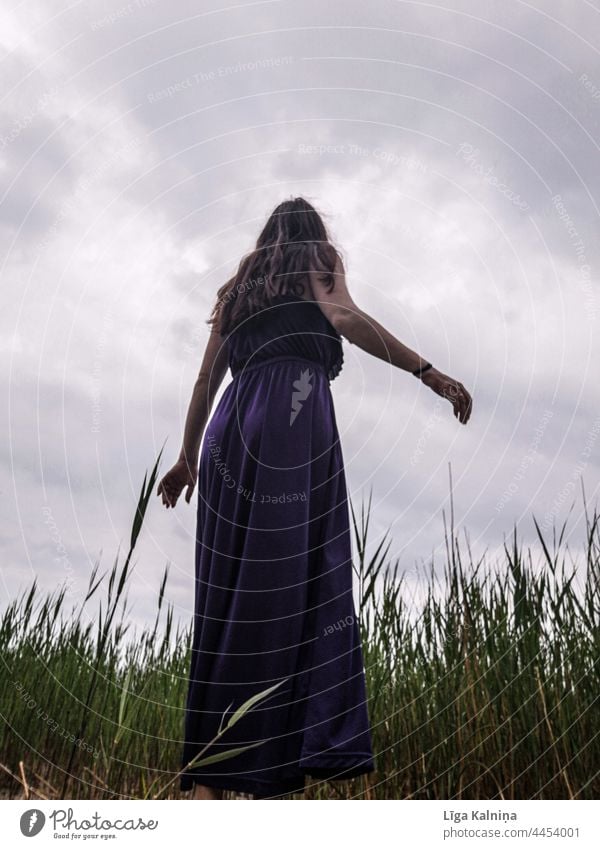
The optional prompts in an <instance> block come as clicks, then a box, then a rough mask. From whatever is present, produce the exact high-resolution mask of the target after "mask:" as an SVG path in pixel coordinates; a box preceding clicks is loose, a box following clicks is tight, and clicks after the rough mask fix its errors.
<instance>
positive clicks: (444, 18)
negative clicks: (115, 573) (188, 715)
mask: <svg viewBox="0 0 600 849" xmlns="http://www.w3.org/2000/svg"><path fill="white" fill-rule="evenodd" d="M8 6H12V9H11V10H9V9H8ZM599 48H600V11H599V10H598V9H597V8H595V7H594V5H593V4H592V3H591V2H587V0H569V2H567V0H562V2H561V1H560V0H543V2H541V1H540V0H538V2H537V3H535V2H534V3H531V2H528V3H524V2H519V0H517V2H514V3H504V2H502V0H490V2H486V3H485V4H482V3H479V2H475V0H464V2H460V0H448V2H444V3H441V2H440V3H437V2H427V3H426V2H403V0H394V2H392V0H376V2H373V3H362V2H358V0H335V2H328V3H323V2H316V0H306V2H303V3H297V2H292V0H260V2H235V3H233V2H224V0H220V2H218V3H216V2H215V3H210V2H208V0H201V2H196V3H192V2H183V0H170V2H169V3H166V2H162V0H132V2H130V3H124V2H122V0H116V2H114V3H112V4H109V3H105V2H102V3H100V2H98V1H97V0H92V2H75V3H72V2H69V3H67V2H58V1H57V0H55V2H51V3H48V2H42V0H28V2H27V3H17V2H14V0H12V2H11V3H7V4H4V5H3V11H2V14H1V20H0V50H1V56H0V62H1V68H2V88H1V99H0V171H1V175H2V200H1V205H0V238H1V242H2V250H1V258H2V310H1V312H0V347H1V349H2V352H3V356H2V360H1V368H2V382H3V393H4V401H5V403H4V404H3V406H2V419H3V426H4V434H5V436H4V439H3V440H2V447H1V452H2V453H1V471H2V539H1V544H2V557H1V561H0V562H1V570H2V571H1V586H2V599H1V601H2V603H6V601H7V600H8V599H10V598H12V597H14V595H15V593H17V592H18V591H20V590H22V589H24V588H25V587H26V586H28V585H29V583H30V582H31V581H32V580H33V578H34V576H37V578H38V581H39V583H40V585H41V586H43V587H48V588H51V587H56V585H57V584H58V583H60V582H61V581H62V580H64V579H68V580H69V586H70V593H71V594H72V595H73V597H74V601H76V600H77V599H78V598H79V597H80V594H81V593H82V592H83V591H84V589H85V587H86V586H87V578H88V575H89V572H90V569H91V568H92V565H93V563H94V562H95V561H96V560H98V559H100V561H101V564H102V565H103V566H104V568H108V567H109V566H110V565H111V563H112V560H113V558H114V556H115V554H116V552H117V549H118V547H119V545H121V547H122V550H126V547H127V542H128V538H129V529H130V524H131V519H132V516H133V512H134V509H135V504H136V501H137V496H138V493H139V490H140V487H141V484H142V480H143V477H144V473H145V472H146V470H149V469H150V468H151V467H152V466H153V464H154V462H155V459H156V457H157V454H158V452H159V450H160V448H161V446H162V445H163V443H165V441H166V447H165V452H164V459H163V462H162V465H161V471H162V472H165V471H166V470H167V469H168V468H169V467H170V465H171V464H172V463H173V462H174V460H175V459H176V456H177V453H178V451H179V447H180V443H181V435H182V427H183V421H184V417H185V413H186V410H187V404H188V401H189V396H190V393H191V389H192V386H193V383H194V380H195V377H196V374H197V371H198V368H199V365H200V362H201V359H202V355H203V351H204V346H205V343H206V339H207V329H206V324H205V319H206V318H207V316H208V312H209V310H210V307H211V305H212V302H213V299H214V295H215V291H216V289H217V287H218V286H220V285H221V284H222V283H223V282H224V280H225V279H226V278H227V277H228V276H229V275H230V274H231V273H232V271H233V270H234V268H235V267H236V265H237V263H238V261H239V259H240V257H241V255H242V254H243V253H245V252H246V251H247V250H249V249H250V248H251V246H252V244H253V242H254V240H255V239H256V236H257V234H258V231H259V228H260V227H261V226H262V224H263V222H264V220H265V218H266V216H267V214H268V213H269V211H270V210H271V209H272V208H273V206H274V205H275V204H276V203H278V202H279V201H280V200H282V199H283V198H285V197H288V196H291V195H296V194H302V195H304V196H306V197H307V198H309V199H310V200H311V201H312V202H314V203H315V204H316V205H317V206H318V207H319V208H320V209H321V210H322V211H323V213H324V215H325V216H326V220H327V222H328V224H329V226H330V229H331V232H332V235H333V237H334V239H335V241H336V243H337V244H338V245H339V247H340V248H341V250H342V252H343V256H344V257H345V261H346V268H347V280H348V285H349V288H350V290H351V292H352V294H353V297H354V300H355V301H356V303H357V304H358V305H359V306H360V307H361V308H362V309H363V310H365V311H367V312H368V313H370V314H371V315H372V316H373V317H374V318H376V319H377V320H378V321H380V322H381V323H382V324H384V326H385V327H387V328H388V330H390V331H391V332H392V333H394V334H395V335H396V336H397V337H398V338H399V339H401V340H402V341H403V342H404V343H405V344H407V345H409V346H410V347H412V348H413V349H414V350H416V351H418V352H419V353H420V354H421V355H422V356H424V357H426V358H428V359H429V360H431V361H432V362H433V363H434V364H435V365H436V366H437V367H438V368H439V369H440V370H441V371H444V372H446V373H448V374H450V375H451V376H453V377H455V378H457V379H459V380H461V381H462V382H463V383H464V384H465V386H466V387H467V388H468V389H469V390H470V392H471V394H472V396H473V399H474V407H473V414H472V417H471V420H470V422H469V423H468V425H467V426H466V427H465V426H463V425H461V424H459V423H458V422H457V420H456V419H455V418H454V417H453V415H452V411H451V407H450V404H449V403H448V402H445V401H441V400H440V401H438V399H437V396H435V395H434V394H433V393H432V392H431V391H430V390H428V389H427V388H426V387H425V386H422V385H420V384H419V383H418V382H417V381H416V380H415V379H414V378H413V377H412V376H410V375H409V374H408V373H407V372H403V371H400V370H398V369H393V368H392V367H390V366H388V365H386V364H385V363H383V362H381V361H380V360H376V359H374V358H373V357H371V356H369V355H368V354H366V353H365V352H363V351H361V350H360V349H358V348H357V347H356V346H352V345H349V344H348V343H345V366H344V370H343V372H342V374H341V375H340V376H339V378H338V379H337V380H335V381H334V382H333V383H332V392H333V395H334V400H335V405H336V415H337V420H338V426H339V430H340V434H341V438H342V448H343V453H344V458H345V463H346V473H347V480H348V488H349V492H350V495H351V498H352V502H353V504H354V505H355V507H357V508H360V504H361V502H362V500H363V499H367V498H368V495H369V492H370V491H371V490H372V493H373V517H372V527H371V541H372V543H376V542H377V540H378V536H379V535H381V534H382V533H385V531H386V530H387V529H389V531H390V535H391V539H392V546H391V549H390V555H391V557H392V558H393V559H396V558H399V560H400V566H401V568H402V569H403V570H404V571H405V572H407V573H408V574H407V577H408V580H409V585H410V584H411V583H412V584H413V585H414V584H416V582H418V580H419V573H420V569H422V566H423V564H425V563H427V562H429V560H430V559H431V557H432V556H433V557H434V562H436V563H438V564H440V565H441V563H442V562H443V559H444V539H443V531H444V523H443V513H444V512H445V513H446V516H449V494H450V486H449V468H451V470H452V479H453V489H454V510H455V525H456V528H457V532H458V533H459V535H460V536H461V537H462V538H463V539H464V534H465V532H466V534H467V535H468V538H469V541H470V544H471V547H472V550H473V554H474V556H476V555H477V554H479V553H482V552H484V551H486V550H487V552H488V555H489V556H490V559H491V561H493V559H494V558H495V557H496V556H499V555H500V554H501V551H502V545H503V542H504V540H505V538H509V537H510V534H511V531H512V527H513V524H514V523H515V522H516V523H517V525H518V530H519V535H520V538H521V539H522V541H523V543H524V544H530V543H535V527H534V524H533V520H532V515H535V516H536V518H537V519H538V521H539V522H540V524H541V525H542V527H544V528H546V529H547V532H548V533H549V534H551V527H552V524H553V522H558V523H561V522H562V521H564V519H565V518H566V517H567V515H568V514H569V511H570V509H571V506H572V505H573V504H574V507H573V510H572V512H571V514H570V519H569V524H568V528H569V532H570V536H569V540H570V542H569V545H570V547H571V548H572V551H573V552H574V554H575V555H576V554H577V552H578V551H579V550H580V549H581V543H582V539H583V530H584V524H583V517H582V506H583V505H582V497H581V484H580V479H581V478H582V479H583V483H584V486H585V491H586V497H587V500H588V505H593V504H594V503H595V502H596V498H597V483H598V480H599V479H600V476H599V474H598V472H599V469H598V466H599V456H600V439H599V433H600V404H599V403H598V400H599V399H598V387H597V363H598V354H599V351H598V332H597V331H598V322H599V320H600V319H599V307H600V293H599V289H598V269H599V267H600V251H599V245H598V238H597V235H598V218H599V215H598V203H599V200H600V198H599V179H600V171H599V169H598V140H599V138H600V133H599V127H600V121H599V118H600V55H599V52H598V51H599ZM229 380H230V376H229V375H228V376H227V378H226V380H225V382H224V384H223V389H224V388H225V385H226V384H227V382H228V381H229ZM195 503H196V498H195V497H194V500H193V502H192V504H190V505H188V504H186V503H185V501H184V499H183V498H182V499H180V503H179V504H178V506H177V508H176V509H175V511H167V510H165V509H164V508H163V507H162V505H161V503H160V500H159V499H158V498H155V497H153V499H152V501H151V504H150V509H149V513H148V516H147V522H146V525H145V527H144V530H143V534H142V537H141V539H140V543H139V546H138V549H137V556H136V559H135V570H134V578H133V581H132V589H131V592H130V600H131V601H132V603H133V608H132V616H133V618H134V619H135V620H136V622H140V623H142V624H143V623H144V622H151V621H152V614H153V611H154V604H155V601H156V595H157V590H158V582H159V577H160V575H161V573H162V571H163V569H164V567H165V564H166V563H167V562H169V563H170V564H171V577H170V583H169V589H168V597H169V599H170V600H171V601H172V602H173V603H174V605H175V607H176V616H177V617H178V618H180V619H182V620H184V621H187V620H189V618H190V617H191V614H192V609H191V601H192V598H193V595H192V585H193V546H194V533H195Z"/></svg>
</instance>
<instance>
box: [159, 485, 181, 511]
mask: <svg viewBox="0 0 600 849" xmlns="http://www.w3.org/2000/svg"><path fill="white" fill-rule="evenodd" d="M156 494H157V495H161V496H162V503H163V506H164V507H166V508H167V510H168V509H169V507H175V505H176V504H177V499H178V498H179V493H176V492H175V490H174V489H173V487H172V485H171V484H169V483H168V481H166V480H165V479H164V478H163V479H162V480H161V482H160V483H159V485H158V489H157V491H156Z"/></svg>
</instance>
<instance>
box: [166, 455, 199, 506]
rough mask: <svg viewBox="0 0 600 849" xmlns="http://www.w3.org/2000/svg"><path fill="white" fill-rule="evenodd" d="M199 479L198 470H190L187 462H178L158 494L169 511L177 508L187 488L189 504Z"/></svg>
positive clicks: (186, 495)
mask: <svg viewBox="0 0 600 849" xmlns="http://www.w3.org/2000/svg"><path fill="white" fill-rule="evenodd" d="M197 478H198V470H197V469H196V468H190V466H189V465H188V461H187V460H178V461H177V462H176V463H175V465H174V466H173V468H172V469H170V470H169V471H168V472H167V474H166V475H165V476H164V477H163V479H162V480H161V482H160V483H159V485H158V489H157V490H156V494H157V495H162V502H163V504H164V505H165V506H166V508H167V510H168V509H169V507H175V505H176V504H177V499H178V498H179V496H180V495H181V491H182V489H184V487H186V486H187V492H186V494H185V500H186V501H187V503H188V504H189V503H190V499H191V497H192V493H193V491H194V487H195V486H196V480H197Z"/></svg>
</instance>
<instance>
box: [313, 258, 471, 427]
mask: <svg viewBox="0 0 600 849" xmlns="http://www.w3.org/2000/svg"><path fill="white" fill-rule="evenodd" d="M334 275H335V286H334V288H333V291H331V292H327V291H326V288H325V278H324V277H323V275H322V274H320V273H319V272H317V271H312V272H311V273H310V284H311V289H312V293H313V297H314V299H315V300H316V301H317V302H318V304H319V306H320V308H321V310H322V311H323V313H324V314H325V316H326V318H327V319H328V320H329V321H330V323H331V324H332V325H333V327H335V329H336V330H337V332H338V333H339V334H340V336H343V337H344V338H345V339H347V340H348V341H349V342H350V343H351V344H353V345H358V347H359V348H362V349H363V351H366V352H367V353H368V354H371V355H372V356H374V357H377V358H378V359H380V360H384V361H385V362H387V363H391V365H393V366H396V367H397V368H401V369H404V370H405V371H409V372H413V371H415V370H416V369H418V368H420V367H421V366H424V365H426V363H427V360H426V359H424V358H423V357H421V356H420V355H419V354H417V353H416V351H413V350H412V349H411V348H408V347H407V346H406V345H404V344H403V343H402V342H400V340H399V339H397V338H396V337H395V336H394V335H393V334H392V333H390V332H389V331H388V330H386V328H385V327H383V325H381V324H380V323H379V322H378V321H376V320H375V319H374V318H373V317H372V316H371V315H369V314H368V313H366V312H364V310H361V309H360V308H359V307H358V306H357V305H356V304H355V303H354V301H353V300H352V296H351V295H350V292H349V291H348V287H347V286H346V276H345V272H344V267H343V265H342V263H341V260H339V259H338V261H337V263H336V267H335V271H334ZM421 380H422V382H423V383H424V384H425V385H426V386H429V387H430V388H431V389H432V390H433V391H434V392H435V393H436V394H438V395H441V396H442V397H443V398H447V399H448V400H449V401H450V402H451V404H452V405H453V407H454V415H455V416H456V417H457V418H458V419H459V421H460V422H462V424H466V423H467V421H468V420H469V418H470V416H471V409H472V399H471V396H470V395H469V393H468V392H467V390H466V389H465V387H464V386H463V385H462V383H459V382H458V381H456V380H453V379H452V378H451V377H448V375H445V374H443V373H442V372H440V371H438V370H437V369H436V368H430V369H428V370H427V371H426V372H425V373H424V374H423V376H422V377H421Z"/></svg>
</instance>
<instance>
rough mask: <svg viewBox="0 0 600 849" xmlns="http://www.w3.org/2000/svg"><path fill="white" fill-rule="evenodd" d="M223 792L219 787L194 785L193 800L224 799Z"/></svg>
mask: <svg viewBox="0 0 600 849" xmlns="http://www.w3.org/2000/svg"><path fill="white" fill-rule="evenodd" d="M222 798H223V791H222V790H220V789H219V788H218V787H208V786H207V785H206V784H198V783H197V782H195V783H194V790H193V793H192V799H222Z"/></svg>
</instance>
